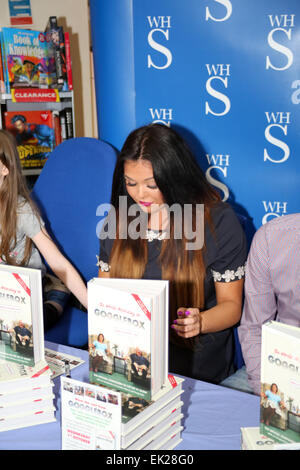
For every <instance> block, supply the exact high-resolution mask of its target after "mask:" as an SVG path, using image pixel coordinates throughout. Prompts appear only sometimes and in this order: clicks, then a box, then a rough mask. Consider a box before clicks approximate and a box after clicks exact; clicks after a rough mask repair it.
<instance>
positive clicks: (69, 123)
mask: <svg viewBox="0 0 300 470" xmlns="http://www.w3.org/2000/svg"><path fill="white" fill-rule="evenodd" d="M65 114H66V127H67V139H72V138H73V137H74V132H73V114H72V108H65Z"/></svg>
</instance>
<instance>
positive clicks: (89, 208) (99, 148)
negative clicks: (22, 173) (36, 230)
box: [32, 137, 116, 346]
mask: <svg viewBox="0 0 300 470" xmlns="http://www.w3.org/2000/svg"><path fill="white" fill-rule="evenodd" d="M115 163H116V152H115V150H114V149H113V148H112V147H111V146H110V145H109V144H107V143H105V142H102V141H100V140H98V139H94V138H89V137H79V138H74V139H70V140H67V141H65V142H63V143H62V144H60V145H59V146H58V147H56V148H55V149H54V151H53V152H52V154H51V156H50V157H49V159H48V161H47V162H46V164H45V166H44V168H43V170H42V172H41V174H40V176H39V178H38V180H37V182H36V184H35V186H34V188H33V193H32V196H33V199H34V200H35V201H36V203H37V204H38V207H39V209H40V211H41V215H42V218H43V220H44V222H45V224H46V229H47V230H48V232H49V234H50V235H51V236H52V238H53V240H54V241H55V243H56V244H57V246H58V247H59V249H60V250H61V252H62V253H63V254H64V255H65V256H66V258H68V259H69V261H70V262H71V263H72V264H73V266H74V267H75V268H76V269H77V270H78V272H79V273H80V274H81V276H82V277H83V279H84V280H85V281H86V282H88V281H89V280H90V279H91V278H92V277H97V275H98V267H97V255H98V254H99V238H98V236H97V225H98V223H99V222H100V217H99V215H97V208H99V206H100V205H101V204H107V203H109V202H110V196H111V186H112V176H113V171H114V167H115ZM102 215H104V213H102ZM82 313H83V314H84V318H85V323H86V322H87V320H86V317H87V315H86V313H84V312H82ZM64 317H65V315H64V316H63V319H62V320H64V321H65V319H64ZM77 320H78V319H77ZM70 321H71V318H70ZM59 325H60V323H59V324H58V326H59ZM81 327H82V325H78V326H77V325H68V326H66V325H64V328H65V329H67V331H65V332H64V335H63V337H62V336H61V335H58V336H55V331H54V330H55V329H56V330H57V328H56V326H55V327H54V328H53V329H52V330H53V331H52V330H50V333H51V334H49V335H46V339H47V336H48V338H50V339H49V340H54V341H57V342H60V343H61V344H68V345H70V346H82V345H79V344H75V343H74V338H73V339H72V338H71V337H70V334H69V333H70V329H73V330H79V329H80V328H81ZM77 332H78V333H80V332H79V331H77ZM86 332H87V328H86V327H85V328H84V331H83V332H82V333H83V336H85V335H86ZM65 334H67V337H66V336H65ZM76 334H77V333H76ZM71 336H72V335H71ZM80 336H81V335H80ZM78 341H79V342H80V341H81V340H79V338H78ZM76 342H77V340H76ZM86 343H87V337H86V338H85V341H84V343H83V344H86Z"/></svg>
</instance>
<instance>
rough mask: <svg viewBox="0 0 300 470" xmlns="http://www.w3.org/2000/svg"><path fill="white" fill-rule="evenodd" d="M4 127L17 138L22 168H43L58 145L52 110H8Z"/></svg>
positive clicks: (5, 114)
mask: <svg viewBox="0 0 300 470" xmlns="http://www.w3.org/2000/svg"><path fill="white" fill-rule="evenodd" d="M4 127H5V129H6V130H8V131H9V132H10V133H11V134H13V136H14V137H15V139H16V143H17V148H18V153H19V157H20V161H21V165H22V168H23V169H33V168H43V166H44V165H45V163H46V161H47V159H48V158H49V156H50V154H51V152H52V150H53V149H54V147H55V145H56V142H55V129H54V127H55V116H54V115H53V113H52V111H49V110H41V111H17V112H16V111H6V112H5V113H4Z"/></svg>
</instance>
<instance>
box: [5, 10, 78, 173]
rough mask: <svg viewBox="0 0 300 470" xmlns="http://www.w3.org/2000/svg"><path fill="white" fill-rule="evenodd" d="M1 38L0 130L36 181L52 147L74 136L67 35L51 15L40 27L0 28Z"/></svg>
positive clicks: (27, 171) (26, 170)
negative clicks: (11, 140) (11, 139)
mask: <svg viewBox="0 0 300 470" xmlns="http://www.w3.org/2000/svg"><path fill="white" fill-rule="evenodd" d="M0 42H1V49H0V56H1V57H0V128H1V129H6V130H8V131H9V132H11V133H12V134H13V135H14V137H15V138H16V142H17V146H18V152H19V156H20V160H21V165H22V169H23V173H24V175H25V176H26V177H28V178H34V179H36V178H37V176H38V175H39V174H40V172H41V170H42V168H43V166H44V164H45V162H46V161H47V159H48V158H49V156H50V154H51V152H52V151H53V149H54V148H55V147H56V146H57V145H59V144H60V143H61V142H63V141H64V140H66V139H70V138H73V137H75V120H74V99H73V98H74V96H73V79H72V63H71V52H70V39H69V34H68V32H64V31H63V28H62V27H61V26H59V25H58V22H57V17H56V16H51V17H49V20H48V23H47V25H46V27H45V30H44V31H36V30H33V29H32V30H31V29H24V28H17V27H8V28H6V27H3V28H0Z"/></svg>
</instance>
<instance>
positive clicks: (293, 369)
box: [260, 321, 300, 444]
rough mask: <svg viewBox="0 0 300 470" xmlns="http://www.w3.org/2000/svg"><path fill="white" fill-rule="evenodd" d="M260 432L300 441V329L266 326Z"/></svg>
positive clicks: (275, 324) (285, 441)
mask: <svg viewBox="0 0 300 470" xmlns="http://www.w3.org/2000/svg"><path fill="white" fill-rule="evenodd" d="M260 433H261V434H264V435H266V436H268V437H270V438H271V439H273V440H274V441H275V442H278V443H282V444H288V443H294V442H300V328H297V327H293V326H290V325H285V324H283V323H279V322H274V321H271V322H268V323H267V324H264V325H263V327H262V351H261V406H260Z"/></svg>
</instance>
